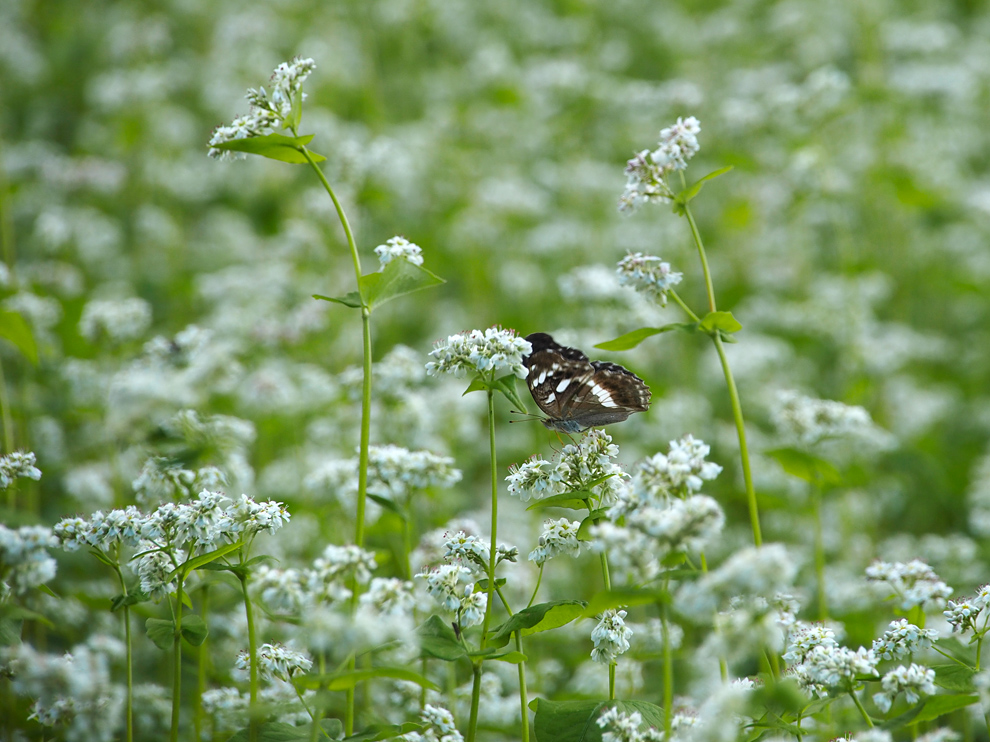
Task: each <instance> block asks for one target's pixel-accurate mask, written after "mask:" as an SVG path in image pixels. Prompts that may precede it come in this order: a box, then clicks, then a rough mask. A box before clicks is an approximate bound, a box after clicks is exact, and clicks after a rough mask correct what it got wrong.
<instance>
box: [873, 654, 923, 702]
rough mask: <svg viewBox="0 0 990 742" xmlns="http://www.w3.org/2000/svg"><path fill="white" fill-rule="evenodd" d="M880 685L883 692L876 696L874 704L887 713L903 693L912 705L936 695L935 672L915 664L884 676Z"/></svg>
mask: <svg viewBox="0 0 990 742" xmlns="http://www.w3.org/2000/svg"><path fill="white" fill-rule="evenodd" d="M880 684H881V685H882V686H883V691H882V692H881V693H876V694H874V696H873V702H874V703H875V704H876V705H877V708H879V709H880V710H881V711H883V712H884V713H887V712H888V711H890V706H891V704H893V702H894V698H896V697H897V694H898V693H900V692H902V691H903V692H904V696H905V698H906V699H907V702H908V703H910V704H911V705H914V704H916V703H917V702H918V701H920V700H921V698H922V697H924V696H932V695H935V671H934V670H931V669H929V668H927V667H922V666H921V665H916V664H914V663H912V664H911V666H910V667H904V665H901V666H900V667H897V668H894V669H893V670H891V671H890V672H888V673H887V674H886V675H884V676H883V680H882V681H881V683H880Z"/></svg>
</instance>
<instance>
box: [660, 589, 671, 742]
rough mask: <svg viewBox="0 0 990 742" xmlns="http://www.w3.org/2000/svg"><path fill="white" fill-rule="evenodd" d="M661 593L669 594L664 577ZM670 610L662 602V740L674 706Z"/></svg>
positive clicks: (665, 735)
mask: <svg viewBox="0 0 990 742" xmlns="http://www.w3.org/2000/svg"><path fill="white" fill-rule="evenodd" d="M663 591H664V593H665V594H669V592H670V578H669V577H664V579H663ZM669 613H670V609H669V602H668V601H667V600H664V601H663V603H662V604H661V605H660V629H661V632H662V638H663V731H664V739H670V731H671V722H672V720H673V705H674V653H673V650H672V648H671V646H670V615H669Z"/></svg>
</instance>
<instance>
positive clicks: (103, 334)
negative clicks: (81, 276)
mask: <svg viewBox="0 0 990 742" xmlns="http://www.w3.org/2000/svg"><path fill="white" fill-rule="evenodd" d="M150 326H151V305H150V304H148V302H146V301H145V300H144V299H139V298H138V297H132V298H130V299H93V300H92V301H90V302H87V304H86V306H85V307H83V311H82V317H80V319H79V334H80V335H82V336H83V337H84V338H86V339H87V340H89V341H90V342H91V343H92V342H96V341H97V340H100V339H102V338H106V339H107V340H109V341H110V342H113V343H121V342H126V341H128V340H136V339H138V338H139V337H141V336H142V335H143V334H144V333H145V332H147V330H148V328H149V327H150Z"/></svg>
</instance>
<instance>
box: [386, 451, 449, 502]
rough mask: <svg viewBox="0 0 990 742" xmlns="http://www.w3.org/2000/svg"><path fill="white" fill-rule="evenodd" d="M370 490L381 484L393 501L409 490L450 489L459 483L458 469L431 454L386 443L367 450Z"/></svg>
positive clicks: (404, 495) (444, 459) (439, 456)
mask: <svg viewBox="0 0 990 742" xmlns="http://www.w3.org/2000/svg"><path fill="white" fill-rule="evenodd" d="M368 481H369V488H371V487H373V486H375V485H378V484H380V485H381V486H382V487H383V488H384V490H385V491H384V492H376V494H384V495H388V496H389V497H390V498H392V499H393V500H395V499H399V498H404V497H407V496H408V494H409V492H410V491H411V490H425V489H428V488H430V487H442V488H447V487H452V486H453V485H455V484H457V483H458V482H459V481H461V470H460V469H456V468H454V460H453V459H452V458H450V457H449V456H441V455H439V454H435V453H432V452H430V451H410V450H409V449H407V448H403V447H402V446H396V445H393V444H388V445H385V446H371V447H370V448H369V449H368Z"/></svg>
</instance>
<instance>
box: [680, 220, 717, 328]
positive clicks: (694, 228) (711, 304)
mask: <svg viewBox="0 0 990 742" xmlns="http://www.w3.org/2000/svg"><path fill="white" fill-rule="evenodd" d="M684 216H686V217H687V220H688V224H690V225H691V235H692V236H693V237H694V244H695V245H696V246H697V248H698V257H699V258H700V259H701V270H702V272H703V273H704V274H705V289H706V290H707V292H708V311H709V312H714V311H715V287H714V286H713V285H712V272H711V270H710V269H709V268H708V256H707V255H706V254H705V245H704V243H703V242H702V241H701V233H700V232H699V231H698V225H697V224H695V222H694V215H693V214H692V213H691V208H690V207H689V206H688V205H687V204H685V205H684Z"/></svg>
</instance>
